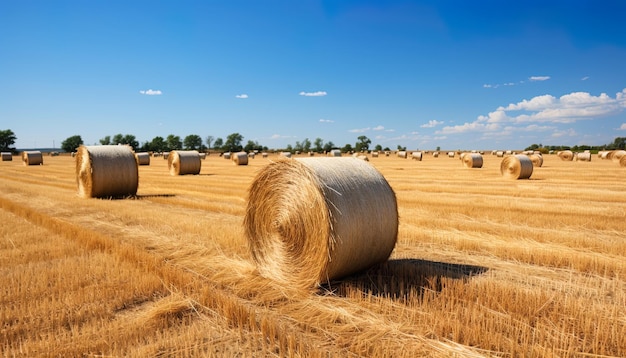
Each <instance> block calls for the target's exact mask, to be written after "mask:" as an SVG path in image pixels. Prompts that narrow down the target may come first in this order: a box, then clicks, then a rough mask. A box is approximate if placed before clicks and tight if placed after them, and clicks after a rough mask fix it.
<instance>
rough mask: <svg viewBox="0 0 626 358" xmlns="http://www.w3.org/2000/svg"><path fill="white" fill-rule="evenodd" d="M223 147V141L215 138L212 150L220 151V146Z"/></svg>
mask: <svg viewBox="0 0 626 358" xmlns="http://www.w3.org/2000/svg"><path fill="white" fill-rule="evenodd" d="M223 145H224V140H223V139H222V138H217V139H216V140H215V143H213V149H215V150H222V146H223Z"/></svg>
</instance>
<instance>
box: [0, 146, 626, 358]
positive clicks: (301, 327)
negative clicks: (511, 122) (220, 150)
mask: <svg viewBox="0 0 626 358" xmlns="http://www.w3.org/2000/svg"><path fill="white" fill-rule="evenodd" d="M276 158H277V157H276V156H272V155H270V156H269V157H268V158H267V159H262V158H258V159H255V160H252V161H250V162H249V164H248V165H247V166H233V165H232V163H231V162H230V161H225V160H223V159H222V158H219V157H218V156H208V157H207V159H206V160H205V161H204V163H203V165H202V170H201V172H200V175H195V176H170V175H169V173H168V167H167V161H164V160H155V161H153V163H151V165H150V166H141V167H139V177H140V180H139V188H138V192H137V194H138V195H137V197H136V199H135V200H128V199H127V200H101V199H82V198H79V197H78V195H77V194H76V179H75V170H74V158H71V157H70V156H58V157H50V158H48V159H46V160H47V162H46V165H44V166H36V167H25V166H23V165H22V164H21V163H19V162H15V161H12V162H0V209H1V210H0V222H2V225H1V226H0V292H1V294H0V356H3V357H13V356H24V357H31V356H129V357H144V356H173V357H176V356H180V357H187V356H209V357H212V356H215V357H222V356H270V357H271V356H294V357H299V356H306V357H310V356H313V357H316V356H318V357H328V356H337V357H362V356H377V357H415V356H503V357H508V356H510V357H518V356H528V357H534V356H544V357H557V356H558V357H565V356H579V357H600V356H615V357H621V356H626V339H625V338H624V337H626V239H625V237H624V232H626V209H625V205H624V203H626V187H625V186H624V184H623V183H624V175H626V171H625V170H626V169H625V168H623V167H620V166H619V164H616V163H614V162H612V161H611V160H594V161H592V162H580V161H579V162H574V161H562V160H561V159H560V158H559V157H558V156H556V155H550V156H544V162H543V166H542V167H535V168H534V172H533V174H532V177H531V178H530V179H529V180H524V181H511V180H506V179H504V178H503V177H502V175H501V173H500V162H501V160H502V158H497V157H496V156H491V155H485V156H484V163H483V167H482V169H481V170H476V171H474V170H466V169H464V168H463V167H462V166H459V164H458V161H454V160H449V159H448V158H445V157H444V158H433V157H431V156H424V158H423V160H422V161H421V162H417V161H406V160H405V159H403V158H397V157H394V156H389V157H385V156H381V157H379V158H371V161H370V164H372V165H374V166H375V167H376V168H377V169H378V170H379V171H380V172H381V173H382V174H383V175H384V176H385V178H386V179H387V181H388V182H389V184H390V185H391V187H392V188H393V190H394V191H395V193H396V196H397V200H398V209H399V215H400V225H399V233H398V243H397V244H396V248H395V250H394V252H393V253H392V257H391V260H390V261H388V262H387V263H386V264H383V265H379V266H376V267H373V268H371V269H369V270H368V271H366V272H363V273H361V274H358V275H354V276H351V277H349V278H347V279H343V280H340V281H336V282H332V283H331V284H329V285H325V286H324V287H322V288H320V290H318V291H316V292H309V291H307V292H300V293H298V292H294V291H293V290H291V289H287V288H285V287H282V286H281V285H279V284H277V283H275V282H272V281H270V280H268V279H265V278H263V277H261V276H260V275H258V273H257V272H256V267H255V265H254V263H253V260H252V257H251V254H250V252H249V251H248V248H247V244H246V239H245V235H244V231H243V227H242V222H243V218H244V215H245V208H246V197H247V192H246V189H247V188H248V187H249V185H250V183H251V182H252V180H253V178H254V176H255V174H256V173H257V172H258V171H259V169H260V168H261V167H262V166H264V165H265V164H267V163H268V162H269V160H275V159H276Z"/></svg>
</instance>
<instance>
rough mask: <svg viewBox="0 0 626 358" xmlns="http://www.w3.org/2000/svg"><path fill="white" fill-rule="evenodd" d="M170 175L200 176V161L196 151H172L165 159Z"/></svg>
mask: <svg viewBox="0 0 626 358" xmlns="http://www.w3.org/2000/svg"><path fill="white" fill-rule="evenodd" d="M167 168H168V169H169V171H170V175H174V176H176V175H186V174H200V169H201V168H202V161H201V160H200V153H198V151H197V150H173V151H171V152H170V155H169V157H168V159H167Z"/></svg>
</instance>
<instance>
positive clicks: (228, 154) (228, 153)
mask: <svg viewBox="0 0 626 358" xmlns="http://www.w3.org/2000/svg"><path fill="white" fill-rule="evenodd" d="M230 156H231V153H230V152H225V153H224V154H222V157H224V159H230Z"/></svg>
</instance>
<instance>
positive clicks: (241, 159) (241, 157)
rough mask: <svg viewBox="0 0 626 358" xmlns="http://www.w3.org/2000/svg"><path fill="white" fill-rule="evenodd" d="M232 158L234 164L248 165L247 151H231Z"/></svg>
mask: <svg viewBox="0 0 626 358" xmlns="http://www.w3.org/2000/svg"><path fill="white" fill-rule="evenodd" d="M232 159H233V163H235V165H248V153H246V152H237V153H233V155H232Z"/></svg>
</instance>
